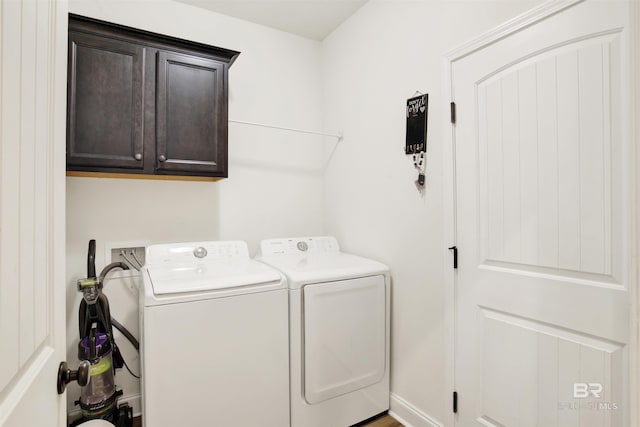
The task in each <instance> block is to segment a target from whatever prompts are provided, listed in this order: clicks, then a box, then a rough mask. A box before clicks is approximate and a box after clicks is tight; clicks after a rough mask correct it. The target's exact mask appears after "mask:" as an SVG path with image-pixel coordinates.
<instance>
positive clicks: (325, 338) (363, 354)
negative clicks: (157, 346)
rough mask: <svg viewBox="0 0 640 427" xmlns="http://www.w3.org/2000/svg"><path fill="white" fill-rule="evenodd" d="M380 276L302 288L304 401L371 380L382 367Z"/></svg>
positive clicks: (382, 284) (379, 374) (382, 290)
mask: <svg viewBox="0 0 640 427" xmlns="http://www.w3.org/2000/svg"><path fill="white" fill-rule="evenodd" d="M385 306H386V304H385V280H384V276H382V275H379V276H371V277H362V278H357V279H349V280H340V281H336V282H328V283H319V284H313V285H307V286H305V287H304V368H303V369H304V390H305V399H306V400H307V402H308V403H310V404H314V403H319V402H322V401H324V400H327V399H331V398H333V397H335V396H339V395H342V394H345V393H349V392H351V391H354V390H359V389H361V388H364V387H367V386H369V385H371V384H375V383H377V382H378V381H380V380H381V379H382V378H383V377H384V373H385V372H384V370H385V362H386V360H385V354H386V351H385V350H386V349H385V343H386V340H385V333H386V331H385V316H386V313H385Z"/></svg>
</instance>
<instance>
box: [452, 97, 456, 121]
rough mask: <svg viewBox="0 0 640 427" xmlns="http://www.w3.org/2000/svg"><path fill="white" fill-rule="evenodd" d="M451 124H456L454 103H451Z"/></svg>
mask: <svg viewBox="0 0 640 427" xmlns="http://www.w3.org/2000/svg"><path fill="white" fill-rule="evenodd" d="M451 123H453V124H455V123H456V103H455V102H451Z"/></svg>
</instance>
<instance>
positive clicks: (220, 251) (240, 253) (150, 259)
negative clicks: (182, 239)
mask: <svg viewBox="0 0 640 427" xmlns="http://www.w3.org/2000/svg"><path fill="white" fill-rule="evenodd" d="M145 256H146V260H145V261H146V264H147V265H154V264H155V265H160V264H165V265H166V264H171V263H176V264H190V263H191V264H200V263H202V262H208V261H215V260H220V259H228V258H249V249H248V248H247V244H246V243H245V242H243V241H240V240H232V241H213V242H187V243H169V244H161V245H151V246H147V252H146V254H145Z"/></svg>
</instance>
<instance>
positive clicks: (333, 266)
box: [257, 237, 390, 427]
mask: <svg viewBox="0 0 640 427" xmlns="http://www.w3.org/2000/svg"><path fill="white" fill-rule="evenodd" d="M257 259H258V260H259V261H262V262H264V263H266V264H268V265H271V266H273V267H275V268H277V269H279V270H280V271H281V272H282V273H284V275H285V276H286V277H287V281H288V286H289V328H290V365H291V369H290V375H291V426H292V427H316V426H317V427H327V426H331V427H344V426H349V425H352V424H355V423H358V422H360V421H363V420H365V419H367V418H370V417H372V416H374V415H377V414H379V413H381V412H384V411H386V410H387V409H389V300H390V277H389V269H388V268H387V267H386V266H385V265H384V264H381V263H379V262H376V261H372V260H370V259H366V258H362V257H358V256H355V255H349V254H346V253H342V252H340V248H339V246H338V242H337V241H336V239H335V238H333V237H305V238H292V239H269V240H263V241H262V242H261V245H260V254H259V255H258V257H257Z"/></svg>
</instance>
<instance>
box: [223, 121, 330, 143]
mask: <svg viewBox="0 0 640 427" xmlns="http://www.w3.org/2000/svg"><path fill="white" fill-rule="evenodd" d="M229 122H230V123H240V124H243V125H249V126H259V127H265V128H271V129H280V130H288V131H291V132H299V133H306V134H311V135H320V136H329V137H332V138H337V139H338V140H340V139H342V133H338V134H334V133H324V132H316V131H313V130H304V129H296V128H288V127H284V126H274V125H268V124H265V123H255V122H245V121H242V120H231V119H230V120H229Z"/></svg>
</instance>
